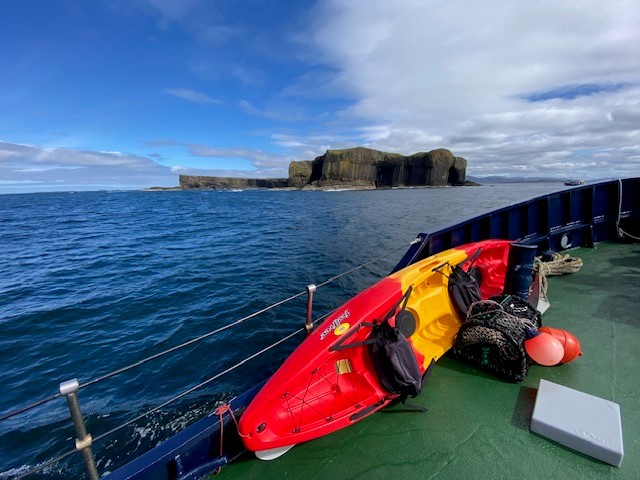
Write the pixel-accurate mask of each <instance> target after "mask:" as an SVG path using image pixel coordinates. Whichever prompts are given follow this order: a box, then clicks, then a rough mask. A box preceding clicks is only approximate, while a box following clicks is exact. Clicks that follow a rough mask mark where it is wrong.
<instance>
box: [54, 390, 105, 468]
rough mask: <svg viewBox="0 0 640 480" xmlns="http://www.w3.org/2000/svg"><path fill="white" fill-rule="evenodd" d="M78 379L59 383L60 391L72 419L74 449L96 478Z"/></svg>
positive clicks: (90, 440) (89, 435)
mask: <svg viewBox="0 0 640 480" xmlns="http://www.w3.org/2000/svg"><path fill="white" fill-rule="evenodd" d="M78 387H79V384H78V379H76V378H74V379H73V380H68V381H66V382H62V383H61V384H60V393H61V394H62V395H64V396H65V397H67V404H68V405H69V412H70V413H71V420H72V421H73V427H74V428H75V430H76V437H77V438H76V450H78V451H81V452H82V456H83V457H84V463H85V465H86V467H87V472H88V473H89V478H90V479H91V480H98V479H99V478H100V475H98V469H97V467H96V462H95V460H94V459H93V450H92V449H91V443H92V439H91V434H90V433H87V427H86V426H85V424H84V418H82V412H81V411H80V403H79V402H78V395H77V393H76V392H77V391H78Z"/></svg>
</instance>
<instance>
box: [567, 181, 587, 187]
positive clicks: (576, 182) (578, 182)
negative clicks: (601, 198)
mask: <svg viewBox="0 0 640 480" xmlns="http://www.w3.org/2000/svg"><path fill="white" fill-rule="evenodd" d="M564 184H565V185H567V186H569V187H575V186H577V185H584V180H576V179H569V180H567V181H566V182H564Z"/></svg>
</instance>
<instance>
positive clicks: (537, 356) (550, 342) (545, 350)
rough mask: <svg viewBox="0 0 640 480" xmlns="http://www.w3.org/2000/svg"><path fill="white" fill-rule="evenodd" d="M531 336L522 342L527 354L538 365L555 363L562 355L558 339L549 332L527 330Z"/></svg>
mask: <svg viewBox="0 0 640 480" xmlns="http://www.w3.org/2000/svg"><path fill="white" fill-rule="evenodd" d="M528 333H529V335H530V336H531V337H530V338H529V339H528V340H525V342H524V349H525V350H526V351H527V355H529V357H530V358H531V360H533V361H534V362H536V363H537V364H538V365H544V366H545V367H550V366H551V365H557V364H558V363H560V361H561V360H562V357H564V347H563V346H562V343H561V342H560V340H558V339H557V338H556V337H554V336H553V335H551V334H549V333H545V332H540V331H535V330H529V332H528Z"/></svg>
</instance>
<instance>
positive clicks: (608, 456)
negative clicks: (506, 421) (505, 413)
mask: <svg viewBox="0 0 640 480" xmlns="http://www.w3.org/2000/svg"><path fill="white" fill-rule="evenodd" d="M531 431H532V432H535V433H538V434H540V435H543V436H545V437H547V438H550V439H551V440H554V441H556V442H558V443H560V444H562V445H564V446H566V447H569V448H572V449H574V450H577V451H578V452H581V453H584V454H585V455H589V456H591V457H593V458H597V459H598V460H601V461H603V462H606V463H608V464H611V465H614V466H616V467H619V466H620V464H621V463H622V457H623V456H624V449H623V445H622V422H621V419H620V405H618V404H617V403H614V402H611V401H609V400H605V399H603V398H600V397H595V396H593V395H589V394H588V393H584V392H580V391H578V390H574V389H572V388H567V387H564V386H562V385H558V384H557V383H553V382H549V381H548V380H544V379H543V380H540V386H539V387H538V394H537V396H536V402H535V406H534V408H533V415H532V417H531Z"/></svg>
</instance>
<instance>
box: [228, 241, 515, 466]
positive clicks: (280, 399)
mask: <svg viewBox="0 0 640 480" xmlns="http://www.w3.org/2000/svg"><path fill="white" fill-rule="evenodd" d="M509 244H510V242H509V241H502V240H487V241H483V242H477V243H472V244H467V245H463V246H461V247H456V248H453V249H450V250H446V251H444V252H441V253H439V254H437V255H433V256H431V257H429V258H426V259H424V260H421V261H419V262H417V263H415V264H413V265H409V266H408V267H406V268H404V269H402V270H400V271H398V272H395V273H394V274H392V275H390V276H388V277H386V278H384V279H382V280H381V281H379V282H378V283H376V284H375V285H373V286H371V287H369V288H367V289H366V290H364V291H363V292H361V293H360V294H358V295H357V296H355V297H353V298H352V299H350V300H349V301H347V302H346V303H345V304H344V305H342V306H341V307H339V308H337V309H336V310H335V311H334V312H333V314H332V315H330V316H329V317H328V318H327V319H326V320H325V321H324V322H323V323H322V324H321V325H320V326H318V327H317V328H316V329H315V330H314V331H313V332H312V333H311V334H310V335H309V337H307V338H306V339H305V340H304V341H303V342H302V343H301V344H300V346H299V347H298V348H297V349H296V350H294V352H293V353H292V354H291V355H290V356H289V357H288V358H287V359H286V360H285V362H284V363H283V364H282V366H281V367H280V368H279V369H278V370H277V371H276V372H275V374H274V375H273V376H272V377H271V378H270V379H269V381H268V382H267V383H266V384H265V385H264V387H263V388H262V390H261V391H260V392H259V393H258V395H257V396H256V397H255V398H254V399H253V401H252V402H251V403H250V404H249V406H248V407H247V410H246V411H245V412H244V413H243V415H242V417H241V418H240V423H239V432H240V435H241V436H242V439H243V442H244V444H245V446H246V448H247V449H248V450H251V451H253V452H256V455H257V456H258V457H259V458H262V459H271V458H276V457H278V456H280V455H282V454H283V453H284V452H286V451H287V450H289V449H290V448H291V447H292V446H294V445H296V444H298V443H302V442H306V441H308V440H312V439H314V438H318V437H320V436H323V435H326V434H329V433H331V432H334V431H336V430H338V429H341V428H344V427H347V426H349V425H351V424H353V423H354V422H357V421H359V420H361V419H363V418H365V417H366V416H368V415H370V414H372V413H373V412H375V411H377V410H379V409H380V408H382V407H384V406H385V405H387V404H388V403H389V402H391V401H393V400H394V399H395V398H398V395H395V394H390V393H389V391H387V390H385V388H384V387H383V386H382V385H381V382H380V379H379V378H378V375H377V374H376V369H375V368H374V365H373V362H372V358H371V355H370V350H369V346H368V345H366V344H365V343H366V342H365V341H366V340H367V338H368V337H369V336H370V334H371V332H372V325H373V324H379V323H380V322H381V321H382V320H383V319H385V320H387V321H388V322H389V324H390V325H391V326H392V327H393V328H397V329H399V330H400V331H402V332H403V333H404V334H405V336H406V338H407V340H408V341H409V343H410V345H411V349H412V351H413V354H414V355H415V358H416V359H417V363H418V366H419V369H420V373H421V374H424V373H425V372H426V371H427V369H428V368H429V367H430V366H431V365H432V364H433V362H435V361H436V360H437V359H438V358H440V357H441V356H442V355H443V354H444V353H445V352H447V350H449V349H450V348H451V347H452V345H453V341H454V336H455V334H456V333H457V332H458V329H459V327H460V325H461V323H462V321H463V320H464V317H463V314H462V313H460V311H459V310H458V309H457V308H456V306H455V305H454V302H453V300H452V298H451V295H450V293H449V288H448V287H449V278H450V277H451V274H453V273H454V267H455V266H456V265H460V266H461V268H462V270H469V268H470V267H472V266H473V268H475V269H477V270H476V273H477V272H479V273H480V275H476V278H481V284H480V291H481V294H482V297H483V298H488V297H490V296H493V295H496V294H499V293H501V292H502V290H503V287H504V280H505V274H506V265H507V258H508V252H509ZM396 322H397V323H396Z"/></svg>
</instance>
